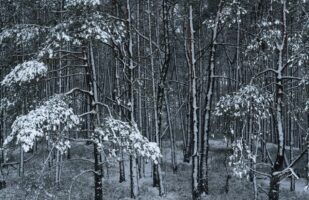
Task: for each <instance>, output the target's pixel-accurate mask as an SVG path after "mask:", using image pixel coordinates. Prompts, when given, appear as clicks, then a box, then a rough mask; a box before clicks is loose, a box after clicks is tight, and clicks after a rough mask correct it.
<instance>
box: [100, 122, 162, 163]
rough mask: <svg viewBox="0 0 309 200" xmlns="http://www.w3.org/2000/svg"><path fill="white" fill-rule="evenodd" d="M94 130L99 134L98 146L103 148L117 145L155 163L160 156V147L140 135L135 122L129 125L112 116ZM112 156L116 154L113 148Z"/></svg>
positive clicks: (129, 152) (131, 153) (120, 148)
mask: <svg viewBox="0 0 309 200" xmlns="http://www.w3.org/2000/svg"><path fill="white" fill-rule="evenodd" d="M95 132H96V133H97V134H98V136H99V140H98V143H99V146H100V147H101V148H104V145H108V143H110V144H111V146H113V147H115V146H117V147H119V150H122V151H124V152H126V153H128V154H130V155H133V156H142V157H145V158H148V159H151V160H153V161H154V162H155V163H157V161H158V159H159V158H160V157H161V152H160V148H159V147H158V144H157V143H155V142H149V141H148V139H147V138H145V137H144V136H142V134H141V133H140V131H139V130H138V128H137V125H136V124H133V125H131V124H130V123H128V122H123V121H120V120H116V119H113V118H111V117H110V118H107V119H106V120H105V123H104V125H103V126H102V127H98V128H96V130H95ZM112 156H116V154H115V148H114V149H113V150H112Z"/></svg>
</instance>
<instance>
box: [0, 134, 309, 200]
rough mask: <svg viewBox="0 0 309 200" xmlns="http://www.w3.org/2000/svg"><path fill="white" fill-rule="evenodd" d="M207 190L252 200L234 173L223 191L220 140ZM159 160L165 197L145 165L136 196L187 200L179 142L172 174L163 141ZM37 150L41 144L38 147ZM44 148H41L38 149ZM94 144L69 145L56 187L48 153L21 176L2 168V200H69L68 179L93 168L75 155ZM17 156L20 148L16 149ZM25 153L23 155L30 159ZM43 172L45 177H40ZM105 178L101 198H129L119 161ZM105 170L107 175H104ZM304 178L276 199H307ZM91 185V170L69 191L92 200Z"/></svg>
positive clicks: (214, 197) (219, 197) (187, 177)
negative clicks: (3, 178)
mask: <svg viewBox="0 0 309 200" xmlns="http://www.w3.org/2000/svg"><path fill="white" fill-rule="evenodd" d="M210 145H211V146H210V157H209V162H210V168H209V170H210V174H209V175H210V177H209V178H210V183H209V187H210V188H209V189H210V194H209V195H208V196H207V197H205V198H204V199H205V200H251V199H253V195H254V194H253V184H252V183H251V182H249V181H248V180H247V179H239V178H237V177H232V178H231V179H230V180H229V184H228V189H229V191H228V193H226V177H227V175H228V174H230V175H231V171H230V170H227V168H226V166H225V163H226V157H227V155H228V152H229V149H228V148H227V147H226V144H225V143H224V141H223V140H211V141H210ZM164 146H165V147H164V148H163V155H164V157H163V158H164V159H163V162H162V170H163V179H164V186H165V190H166V196H165V197H159V196H158V190H157V189H156V188H153V187H152V177H151V165H150V163H148V164H146V167H145V169H146V170H145V178H142V179H140V195H139V197H138V198H137V199H140V200H159V199H162V200H190V199H191V165H190V164H188V163H184V162H183V161H182V159H183V155H182V150H181V146H180V145H178V151H177V162H178V170H177V172H176V173H173V170H172V165H171V162H170V150H169V148H168V146H169V145H168V144H166V145H164ZM39 148H40V147H39ZM41 148H42V147H41ZM91 150H92V146H91V145H89V146H85V145H73V147H72V150H71V152H72V155H71V156H72V159H70V160H66V159H64V162H63V166H62V174H61V184H60V186H55V184H54V183H55V181H54V177H55V167H54V166H52V167H48V166H47V167H46V168H45V169H43V164H42V163H43V161H44V160H45V159H46V157H47V151H46V152H45V153H42V154H38V155H35V157H36V158H35V159H32V160H30V161H29V162H27V163H25V175H24V177H23V178H20V177H19V176H18V173H17V172H18V166H17V167H16V166H12V167H9V168H8V169H4V170H3V172H4V174H7V176H6V177H5V178H6V181H7V188H5V189H2V190H0V199H1V200H28V199H29V200H33V199H38V200H68V196H69V192H68V191H69V188H70V185H71V183H72V177H74V176H76V175H78V174H80V173H81V172H83V171H85V170H89V169H92V164H91V163H89V162H87V161H85V160H78V159H75V158H80V157H83V158H85V159H91V157H92V154H91ZM15 154H16V157H15V159H16V158H17V159H18V152H17V151H16V152H15ZM30 156H31V154H27V155H26V157H30ZM128 169H129V167H128V162H127V163H126V178H127V180H129V179H128V178H129V177H128V174H129V173H128ZM42 171H43V172H44V176H41V174H42ZM105 174H106V175H105V181H104V199H106V200H116V199H117V200H118V199H122V200H128V199H130V198H128V197H129V195H130V193H129V181H126V182H123V183H119V182H118V179H119V174H118V163H117V162H112V163H110V164H109V167H108V170H107V171H105ZM107 174H108V176H107ZM258 183H259V184H260V185H261V186H262V188H263V189H260V190H259V199H261V200H264V199H267V196H266V192H267V185H268V180H266V179H259V181H258ZM304 186H305V182H304V181H303V180H297V181H296V192H290V191H289V180H285V181H283V183H282V186H281V192H280V199H282V200H295V199H299V200H309V191H308V192H306V191H304V189H303V188H304ZM93 191H94V185H93V176H92V174H84V175H82V176H80V177H79V178H78V179H76V180H74V185H73V187H72V191H71V197H72V198H71V199H72V200H91V199H92V196H93Z"/></svg>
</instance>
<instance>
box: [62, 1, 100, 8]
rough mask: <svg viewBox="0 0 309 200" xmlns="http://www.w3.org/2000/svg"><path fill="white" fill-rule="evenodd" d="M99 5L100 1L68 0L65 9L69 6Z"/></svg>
mask: <svg viewBox="0 0 309 200" xmlns="http://www.w3.org/2000/svg"><path fill="white" fill-rule="evenodd" d="M100 4H101V0H68V1H66V5H65V6H66V7H71V6H97V5H100Z"/></svg>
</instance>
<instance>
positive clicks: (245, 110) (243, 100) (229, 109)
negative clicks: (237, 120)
mask: <svg viewBox="0 0 309 200" xmlns="http://www.w3.org/2000/svg"><path fill="white" fill-rule="evenodd" d="M271 102H272V96H271V94H270V93H268V92H266V91H261V90H260V89H259V88H257V87H256V86H253V85H247V86H245V87H242V88H241V89H240V90H239V91H238V92H236V93H234V94H233V95H225V96H223V97H221V98H220V100H219V102H218V103H217V105H216V108H215V115H217V116H222V115H229V116H232V117H244V116H246V115H247V114H249V113H250V114H252V115H254V117H256V118H267V117H268V116H269V115H270V113H269V108H270V106H271Z"/></svg>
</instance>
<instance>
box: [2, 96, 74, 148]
mask: <svg viewBox="0 0 309 200" xmlns="http://www.w3.org/2000/svg"><path fill="white" fill-rule="evenodd" d="M63 98H64V97H63V95H56V96H54V97H53V98H51V99H50V100H48V101H46V102H44V103H43V104H42V105H41V106H39V107H38V108H36V109H35V110H32V111H30V112H29V113H28V114H26V115H22V116H19V117H17V119H16V120H15V121H14V123H13V125H12V132H11V134H10V135H9V136H8V137H7V138H6V139H5V142H4V145H7V144H8V143H10V142H11V141H13V140H14V139H15V138H16V143H21V145H22V148H23V149H24V151H25V152H27V151H29V150H30V149H31V148H32V147H33V145H34V142H35V139H36V138H42V137H44V136H45V137H46V139H47V140H49V141H50V142H51V143H53V144H55V147H56V148H57V149H59V150H60V151H61V152H63V151H65V150H66V149H67V148H69V147H70V145H69V141H67V140H65V138H64V134H63V131H68V130H69V129H72V128H74V127H76V126H77V125H78V124H79V117H78V116H77V115H75V114H74V112H73V110H72V108H70V107H69V106H68V104H67V103H66V102H65V101H64V100H63Z"/></svg>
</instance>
